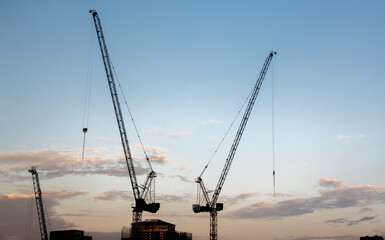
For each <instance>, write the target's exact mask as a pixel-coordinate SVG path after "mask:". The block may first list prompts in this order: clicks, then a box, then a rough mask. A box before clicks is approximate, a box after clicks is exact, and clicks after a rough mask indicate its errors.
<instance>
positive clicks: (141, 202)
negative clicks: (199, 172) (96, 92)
mask: <svg viewBox="0 0 385 240" xmlns="http://www.w3.org/2000/svg"><path fill="white" fill-rule="evenodd" d="M89 12H90V13H91V14H92V17H93V19H94V23H95V29H96V34H97V36H98V40H99V46H100V51H101V54H102V58H103V63H104V68H105V71H106V76H107V81H108V86H109V89H110V93H111V98H112V102H113V105H114V109H115V115H116V120H117V123H118V127H119V133H120V138H121V141H122V145H123V151H124V156H125V159H126V163H127V168H128V174H129V176H130V180H131V186H132V190H133V193H134V198H135V206H134V207H133V211H132V222H133V223H138V222H140V221H141V220H142V212H143V211H148V212H152V213H155V212H157V211H158V209H159V207H160V204H159V203H155V202H154V201H155V196H149V195H151V194H155V193H154V191H151V190H150V189H151V184H152V181H153V180H154V178H155V177H156V173H155V172H154V171H153V169H152V167H151V164H150V162H149V161H148V163H149V166H150V172H149V174H148V175H147V178H146V180H145V183H144V184H143V185H141V186H140V189H142V192H141V191H140V189H139V185H138V181H137V179H136V174H135V168H134V163H133V160H132V155H131V151H130V146H129V144H128V138H127V133H126V128H125V126H124V121H123V116H122V111H121V108H120V103H119V98H118V93H117V91H116V85H115V80H114V74H113V71H112V64H111V60H110V57H109V54H108V50H107V45H106V42H105V39H104V35H103V29H102V25H101V22H100V18H99V15H98V13H97V12H96V11H95V10H90V11H89ZM147 160H148V159H147ZM145 199H150V201H152V202H151V203H146V200H145Z"/></svg>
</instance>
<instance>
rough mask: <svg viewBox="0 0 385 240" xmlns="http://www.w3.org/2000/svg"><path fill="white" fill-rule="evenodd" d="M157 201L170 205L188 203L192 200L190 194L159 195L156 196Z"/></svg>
mask: <svg viewBox="0 0 385 240" xmlns="http://www.w3.org/2000/svg"><path fill="white" fill-rule="evenodd" d="M156 199H157V201H160V202H171V203H181V202H190V201H191V199H193V196H192V194H187V193H185V194H182V195H172V194H160V195H158V196H156Z"/></svg>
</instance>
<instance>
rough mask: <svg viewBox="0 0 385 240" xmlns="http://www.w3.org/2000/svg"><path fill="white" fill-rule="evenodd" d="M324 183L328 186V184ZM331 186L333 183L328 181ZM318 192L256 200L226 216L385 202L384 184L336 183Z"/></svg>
mask: <svg viewBox="0 0 385 240" xmlns="http://www.w3.org/2000/svg"><path fill="white" fill-rule="evenodd" d="M332 182H333V183H334V182H336V181H332ZM337 182H338V181H337ZM320 183H321V184H324V183H325V181H322V179H321V181H320ZM329 183H330V182H329ZM327 185H328V186H329V185H330V184H327ZM332 186H336V185H335V184H332ZM319 194H320V195H319V196H316V197H309V198H294V199H289V200H283V201H280V202H277V203H275V204H271V203H268V202H256V203H254V204H252V205H250V206H248V207H245V208H241V209H238V210H236V211H233V212H231V213H229V214H227V217H231V218H239V219H261V218H267V219H277V218H285V217H293V216H300V215H304V214H308V213H313V212H315V211H319V210H329V209H342V208H349V207H367V206H368V205H370V204H373V203H385V191H384V187H379V186H371V185H365V186H354V187H342V186H340V187H338V188H333V189H328V190H320V191H319Z"/></svg>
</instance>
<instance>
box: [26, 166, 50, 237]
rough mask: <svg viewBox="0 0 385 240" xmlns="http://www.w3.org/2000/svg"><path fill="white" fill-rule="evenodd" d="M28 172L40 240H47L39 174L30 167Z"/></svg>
mask: <svg viewBox="0 0 385 240" xmlns="http://www.w3.org/2000/svg"><path fill="white" fill-rule="evenodd" d="M28 172H30V173H32V181H33V189H34V191H35V200H36V208H37V216H38V218H39V226H40V235H41V240H48V233H47V225H46V223H45V213H44V207H43V198H42V194H41V189H40V182H39V174H38V173H37V171H36V168H35V167H31V169H29V170H28Z"/></svg>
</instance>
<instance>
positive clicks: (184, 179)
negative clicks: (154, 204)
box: [163, 175, 195, 183]
mask: <svg viewBox="0 0 385 240" xmlns="http://www.w3.org/2000/svg"><path fill="white" fill-rule="evenodd" d="M163 176H164V177H167V178H179V180H181V181H183V182H188V183H194V182H195V180H194V179H189V178H188V177H186V176H182V175H163Z"/></svg>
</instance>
